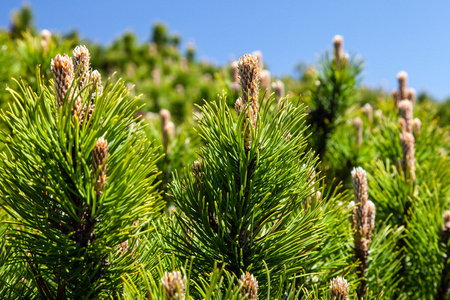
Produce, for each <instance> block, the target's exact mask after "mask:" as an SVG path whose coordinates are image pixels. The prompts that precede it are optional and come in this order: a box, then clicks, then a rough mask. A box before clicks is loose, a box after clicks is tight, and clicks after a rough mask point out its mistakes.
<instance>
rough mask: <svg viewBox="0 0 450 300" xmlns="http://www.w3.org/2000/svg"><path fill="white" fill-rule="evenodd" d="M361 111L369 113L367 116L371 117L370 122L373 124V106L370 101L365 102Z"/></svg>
mask: <svg viewBox="0 0 450 300" xmlns="http://www.w3.org/2000/svg"><path fill="white" fill-rule="evenodd" d="M361 111H362V112H363V113H364V114H366V115H367V118H368V119H369V123H370V124H372V122H373V107H372V105H370V104H369V103H366V104H364V106H363V107H361Z"/></svg>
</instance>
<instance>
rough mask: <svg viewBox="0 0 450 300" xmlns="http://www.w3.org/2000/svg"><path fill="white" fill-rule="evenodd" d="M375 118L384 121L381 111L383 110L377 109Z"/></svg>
mask: <svg viewBox="0 0 450 300" xmlns="http://www.w3.org/2000/svg"><path fill="white" fill-rule="evenodd" d="M375 118H377V119H379V120H381V119H383V112H382V111H381V109H377V110H376V111H375Z"/></svg>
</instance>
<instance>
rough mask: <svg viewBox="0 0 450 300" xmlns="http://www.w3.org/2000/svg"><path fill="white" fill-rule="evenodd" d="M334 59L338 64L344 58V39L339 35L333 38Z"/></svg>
mask: <svg viewBox="0 0 450 300" xmlns="http://www.w3.org/2000/svg"><path fill="white" fill-rule="evenodd" d="M333 45H334V58H335V60H336V62H337V63H340V62H341V61H342V59H343V57H344V46H343V45H344V38H343V37H342V36H341V35H335V36H334V38H333Z"/></svg>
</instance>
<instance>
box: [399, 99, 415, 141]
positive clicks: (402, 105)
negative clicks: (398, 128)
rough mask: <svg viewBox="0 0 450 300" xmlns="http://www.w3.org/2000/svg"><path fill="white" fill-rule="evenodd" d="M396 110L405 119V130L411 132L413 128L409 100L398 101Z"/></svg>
mask: <svg viewBox="0 0 450 300" xmlns="http://www.w3.org/2000/svg"><path fill="white" fill-rule="evenodd" d="M398 112H399V114H400V116H401V117H402V118H403V119H404V120H405V125H406V131H407V132H409V133H412V130H413V106H412V103H411V101H409V100H401V101H400V102H399V103H398Z"/></svg>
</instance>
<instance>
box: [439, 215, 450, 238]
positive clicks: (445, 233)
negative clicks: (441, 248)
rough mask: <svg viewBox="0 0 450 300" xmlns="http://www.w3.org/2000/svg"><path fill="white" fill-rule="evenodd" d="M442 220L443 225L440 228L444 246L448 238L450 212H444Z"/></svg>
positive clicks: (449, 232) (449, 233) (449, 236)
mask: <svg viewBox="0 0 450 300" xmlns="http://www.w3.org/2000/svg"><path fill="white" fill-rule="evenodd" d="M443 218H444V225H443V226H442V232H441V241H442V243H444V245H447V244H448V240H449V238H450V210H446V211H445V212H444V215H443Z"/></svg>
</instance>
